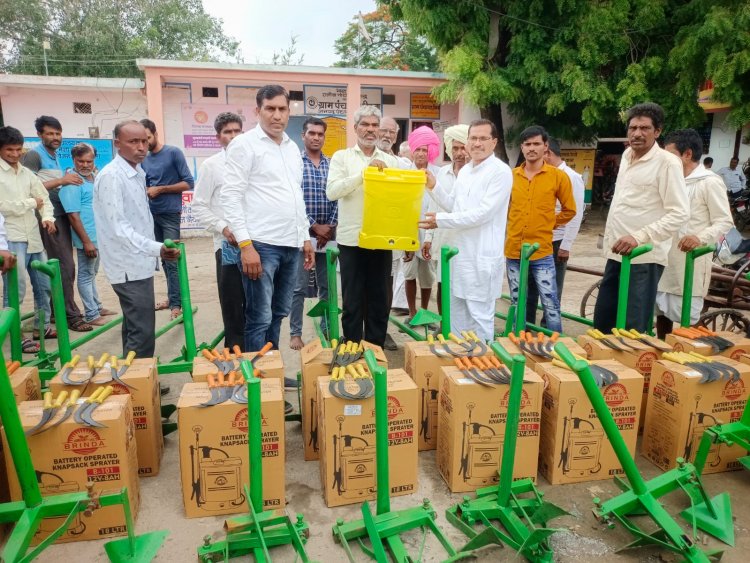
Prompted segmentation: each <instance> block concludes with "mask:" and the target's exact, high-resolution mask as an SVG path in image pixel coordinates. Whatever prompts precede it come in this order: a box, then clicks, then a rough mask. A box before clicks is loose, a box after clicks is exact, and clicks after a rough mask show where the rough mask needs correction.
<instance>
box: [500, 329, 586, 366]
mask: <svg viewBox="0 0 750 563" xmlns="http://www.w3.org/2000/svg"><path fill="white" fill-rule="evenodd" d="M497 341H498V342H499V343H500V344H502V346H503V348H505V349H506V350H507V351H508V353H509V354H523V355H524V356H526V367H528V368H529V369H531V370H533V369H534V366H536V364H539V363H545V362H551V361H552V360H551V359H550V358H545V357H544V356H538V355H536V354H532V353H530V352H524V351H523V350H521V349H520V348H519V347H518V346H516V345H515V344H513V342H511V341H510V338H508V337H507V336H500V337H499V338H497ZM535 341H536V340H535ZM557 341H558V342H562V343H563V344H565V345H566V346H567V347H568V350H570V351H571V352H573V353H574V354H578V355H579V356H583V357H584V358H585V357H586V350H584V349H583V348H581V347H580V346H579V345H578V343H577V342H576V341H575V340H573V339H572V338H570V337H568V336H562V337H560V338H558V339H557Z"/></svg>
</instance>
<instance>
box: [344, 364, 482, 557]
mask: <svg viewBox="0 0 750 563" xmlns="http://www.w3.org/2000/svg"><path fill="white" fill-rule="evenodd" d="M365 361H366V362H367V367H368V368H369V370H370V373H371V374H372V375H373V378H374V379H375V444H376V446H375V450H376V453H375V455H376V473H377V475H376V483H377V500H376V513H375V514H372V511H371V510H370V505H369V503H368V502H364V503H362V519H361V520H355V521H352V522H345V521H344V520H343V519H342V518H339V519H338V520H337V521H336V524H335V525H334V526H333V530H332V532H333V538H334V540H335V541H336V542H337V543H340V544H341V546H342V547H343V549H344V551H345V552H346V555H347V557H348V558H349V561H352V562H354V561H356V560H357V558H355V556H354V553H353V552H352V549H351V547H350V545H349V543H350V542H352V541H357V542H358V544H359V545H360V547H361V548H362V551H363V552H364V553H365V554H366V555H367V556H369V557H370V558H371V559H374V560H376V561H377V562H378V563H385V562H387V561H388V560H389V554H390V559H392V560H393V561H397V562H399V563H406V562H408V561H421V560H422V554H421V552H420V554H419V555H418V556H416V557H412V556H411V555H410V554H409V552H408V551H407V550H406V546H405V545H404V543H403V541H402V540H401V537H400V536H401V534H403V533H405V532H409V531H411V530H415V529H421V530H422V532H423V534H425V539H426V534H427V531H428V530H429V531H431V532H432V533H433V534H434V535H435V537H436V538H437V539H438V541H439V542H440V544H441V545H442V546H443V548H444V549H445V551H446V552H447V553H448V555H449V559H448V560H451V561H452V560H457V559H461V558H463V557H464V556H467V555H466V554H461V553H458V552H457V551H456V550H455V548H454V547H453V546H452V545H451V543H450V541H448V538H447V537H446V536H445V535H444V534H443V532H442V530H440V528H438V526H437V524H436V523H435V519H436V518H437V514H436V513H435V510H434V509H433V508H432V505H431V504H430V501H429V500H428V499H424V501H423V502H422V504H421V505H420V506H416V507H414V508H406V509H403V510H391V499H390V490H391V488H390V476H389V474H388V398H387V395H388V388H387V387H388V384H387V372H386V369H385V368H384V367H382V366H379V365H378V362H377V360H376V358H375V355H374V353H373V352H372V350H367V351H365ZM365 539H369V541H370V546H369V547H366V546H365V544H364V543H363V540H365ZM422 547H424V541H423V542H422ZM420 551H421V550H420Z"/></svg>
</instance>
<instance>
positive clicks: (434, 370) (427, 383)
mask: <svg viewBox="0 0 750 563" xmlns="http://www.w3.org/2000/svg"><path fill="white" fill-rule="evenodd" d="M436 346H441V345H440V344H439V343H436ZM491 354H492V352H491V351H489V349H488V352H487V355H491ZM452 365H453V356H451V357H449V358H443V357H440V356H436V355H435V354H433V353H432V352H431V351H430V345H429V344H428V343H427V342H406V343H405V344H404V369H405V370H406V373H408V374H409V375H410V376H411V378H412V379H413V380H414V383H416V384H417V387H418V388H419V405H418V413H419V414H418V418H417V420H418V421H419V436H418V438H419V451H422V450H434V449H435V448H436V447H437V427H438V394H439V389H440V387H439V376H440V369H441V368H442V367H444V366H452Z"/></svg>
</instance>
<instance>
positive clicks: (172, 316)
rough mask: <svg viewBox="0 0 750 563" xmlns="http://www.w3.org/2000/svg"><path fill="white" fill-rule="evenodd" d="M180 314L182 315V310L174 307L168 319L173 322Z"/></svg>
mask: <svg viewBox="0 0 750 563" xmlns="http://www.w3.org/2000/svg"><path fill="white" fill-rule="evenodd" d="M181 314H182V309H180V308H179V307H175V308H174V309H172V313H171V314H170V315H169V318H170V319H172V320H175V319H176V318H177V317H179V316H180V315H181Z"/></svg>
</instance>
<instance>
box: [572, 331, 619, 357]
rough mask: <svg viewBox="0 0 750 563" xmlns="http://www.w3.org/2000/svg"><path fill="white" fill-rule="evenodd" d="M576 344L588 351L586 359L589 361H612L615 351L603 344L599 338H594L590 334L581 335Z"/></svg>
mask: <svg viewBox="0 0 750 563" xmlns="http://www.w3.org/2000/svg"><path fill="white" fill-rule="evenodd" d="M576 342H578V344H579V345H580V346H581V348H583V349H584V350H586V359H588V360H611V359H612V357H613V352H614V350H613V349H612V348H610V347H609V346H607V345H606V344H602V341H601V340H599V339H598V338H593V337H591V336H589V335H588V334H581V335H579V336H578V337H577V338H576Z"/></svg>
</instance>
